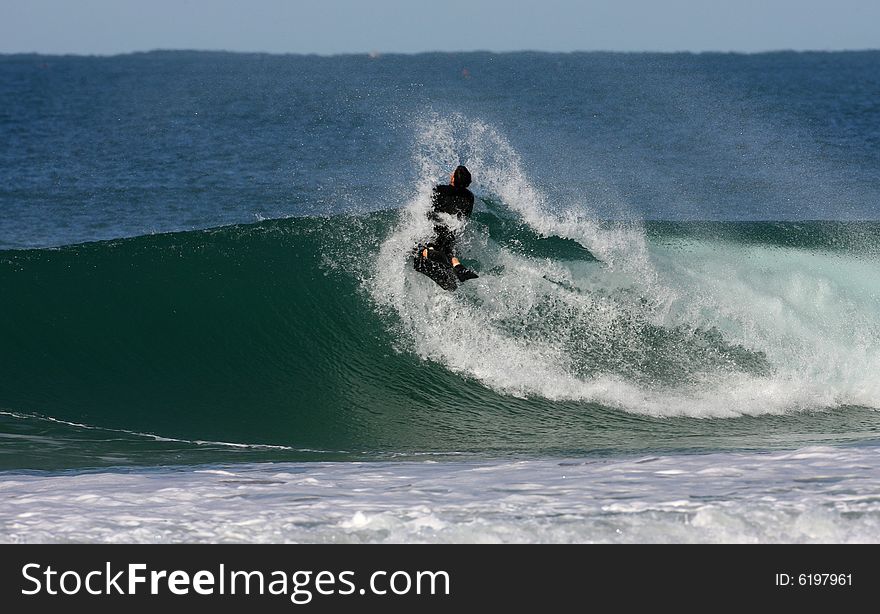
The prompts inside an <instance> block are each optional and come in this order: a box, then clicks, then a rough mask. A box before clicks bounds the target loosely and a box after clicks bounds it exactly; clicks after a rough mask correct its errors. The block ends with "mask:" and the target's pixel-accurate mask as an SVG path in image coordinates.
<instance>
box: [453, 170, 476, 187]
mask: <svg viewBox="0 0 880 614" xmlns="http://www.w3.org/2000/svg"><path fill="white" fill-rule="evenodd" d="M449 184H450V185H454V186H455V187H457V188H466V187H468V186H469V185H470V184H471V172H470V171H469V170H468V169H467V167H464V166H456V167H455V170H454V171H452V175H451V176H450V177H449Z"/></svg>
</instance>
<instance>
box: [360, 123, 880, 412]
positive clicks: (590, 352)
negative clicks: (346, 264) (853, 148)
mask: <svg viewBox="0 0 880 614" xmlns="http://www.w3.org/2000/svg"><path fill="white" fill-rule="evenodd" d="M418 134H419V138H418V140H417V143H416V147H415V157H416V161H417V163H418V166H419V168H420V169H421V179H420V181H419V183H418V187H417V190H416V194H414V196H413V198H412V200H411V201H410V202H409V204H408V205H407V206H406V207H405V208H404V209H403V211H402V212H401V215H400V220H399V223H398V225H397V227H396V228H393V229H392V230H391V231H390V232H389V234H388V237H387V238H386V240H385V241H384V243H383V244H382V246H381V248H380V253H379V258H380V260H381V262H382V263H383V266H382V267H380V268H379V270H378V272H377V274H376V277H375V278H373V279H371V280H369V284H368V285H369V291H370V292H371V294H372V296H373V299H374V301H375V303H376V305H377V306H378V307H379V308H380V309H383V310H389V311H391V312H393V313H394V314H395V315H396V319H397V321H398V322H399V330H398V339H399V348H398V349H400V350H402V351H411V352H414V353H416V354H418V355H419V356H421V357H422V358H423V359H425V360H431V361H436V362H438V363H440V364H443V365H445V366H446V367H447V368H448V369H450V370H452V371H454V372H457V373H461V374H462V375H464V376H467V377H472V378H474V379H476V380H478V381H480V382H482V383H483V384H484V385H486V386H488V387H489V388H492V389H494V390H496V391H498V392H501V393H503V394H511V395H517V396H530V395H532V396H540V397H544V398H548V399H551V400H578V401H588V402H598V403H601V404H603V405H606V406H610V407H615V408H619V409H622V410H625V411H631V412H638V413H644V414H650V415H656V416H677V415H683V416H694V417H729V416H739V415H760V414H767V413H771V414H778V413H784V412H787V411H792V410H799V409H817V408H835V407H840V406H845V405H861V406H867V407H877V408H880V383H878V381H877V379H876V377H874V376H873V374H874V373H877V372H878V370H880V308H878V301H877V297H878V296H880V282H878V279H877V277H876V276H875V275H874V274H873V271H874V270H876V265H877V263H876V261H874V260H868V259H859V258H856V257H854V256H847V255H846V254H829V253H817V252H810V251H806V250H798V249H780V248H774V247H770V246H760V245H759V246H748V245H743V244H734V243H724V242H719V241H715V242H710V241H705V242H700V241H696V240H693V241H685V240H678V241H665V242H664V243H663V244H652V243H651V242H649V241H648V240H647V238H646V235H645V233H644V231H643V229H642V227H641V225H640V224H639V223H638V222H637V221H636V222H634V221H632V220H630V221H628V222H627V223H625V224H610V225H609V224H601V223H599V221H598V220H597V218H596V216H595V215H594V214H593V213H592V211H591V208H590V204H589V198H588V197H586V196H585V197H584V199H582V200H581V201H579V202H572V203H555V204H554V205H553V206H551V205H550V204H549V203H548V202H547V199H546V198H545V197H544V196H543V195H542V194H541V192H540V190H538V189H537V188H536V187H535V186H534V185H533V184H532V182H530V181H529V179H528V176H527V173H526V172H525V171H524V169H523V168H522V164H521V161H520V159H519V157H518V155H517V153H516V152H515V151H514V150H513V148H512V147H511V146H510V144H509V143H508V142H507V141H506V140H505V139H504V138H503V137H502V136H501V135H500V134H499V133H498V132H497V131H496V130H495V129H493V128H492V127H490V126H487V125H486V124H484V123H482V122H479V121H471V120H468V119H467V118H464V117H461V116H451V117H446V118H440V117H438V116H434V115H430V116H428V117H427V119H426V120H425V121H424V122H423V125H422V126H421V127H420V128H419V130H418ZM458 162H462V163H465V164H467V165H468V167H469V168H470V169H471V171H472V174H473V176H474V187H475V190H476V191H477V193H478V194H482V195H484V196H487V195H488V196H490V197H492V198H499V199H500V200H501V202H503V203H504V205H505V206H507V207H509V208H510V209H511V211H512V212H513V213H515V214H516V215H517V216H519V218H520V219H521V220H522V221H523V222H525V223H526V224H527V225H528V226H529V227H531V228H532V229H533V230H534V231H535V232H537V233H538V234H541V235H545V236H559V237H563V238H568V239H573V240H575V241H577V242H579V243H580V244H581V245H583V246H584V247H586V248H587V249H589V250H590V251H591V252H592V253H593V254H594V255H596V256H597V257H598V258H599V260H600V261H601V262H599V263H595V262H565V261H553V260H548V259H539V258H534V257H530V256H528V255H526V254H521V253H516V252H514V251H511V250H509V249H506V248H504V247H502V246H500V245H498V244H497V243H495V242H493V241H492V240H491V239H490V238H489V237H488V236H486V235H485V234H484V233H481V232H480V230H479V229H478V228H475V226H476V225H475V224H471V225H470V228H468V230H467V231H465V232H464V233H463V234H462V239H461V249H460V251H461V253H462V256H463V257H464V258H465V259H467V258H468V257H470V258H475V259H479V261H480V262H481V265H482V268H481V276H480V278H479V279H478V280H475V281H472V282H468V283H467V284H465V285H464V286H463V287H462V288H461V289H460V290H459V291H458V292H457V293H454V294H453V293H447V292H441V291H439V290H438V289H437V288H436V287H435V286H434V285H433V284H432V283H431V282H430V281H428V280H427V279H425V278H424V277H423V276H420V275H418V274H417V273H415V272H414V271H412V268H411V266H410V260H409V257H410V254H411V251H412V248H413V245H414V244H416V243H417V242H418V241H420V240H424V239H425V238H426V237H428V236H430V233H431V225H430V223H429V222H428V220H427V218H426V215H425V214H426V212H427V211H428V209H429V206H430V205H429V203H430V189H431V186H432V185H433V184H434V183H436V182H437V181H442V180H443V179H444V177H445V175H446V174H447V173H448V172H449V170H450V169H451V168H452V167H453V166H454V165H455V164H457V163H458ZM619 209H620V210H622V211H625V209H626V207H625V204H621V205H620V207H619ZM651 327H653V328H654V329H656V330H657V331H659V334H674V335H678V337H679V338H680V339H679V341H678V342H677V343H676V344H671V345H670V346H667V347H665V349H664V352H666V353H665V354H662V353H658V351H657V350H656V348H655V347H654V345H653V344H654V341H652V338H650V337H648V338H645V336H644V334H643V333H644V331H645V330H647V329H649V328H651ZM707 334H712V335H716V336H720V337H719V338H720V341H718V342H713V343H715V346H712V347H709V348H708V349H707V348H706V346H705V344H703V345H700V343H702V342H701V341H699V339H701V338H705V336H706V335H707ZM701 335H703V337H701ZM700 352H702V353H701V354H700ZM725 352H727V353H726V354H725ZM736 353H739V354H741V355H743V356H745V359H744V360H745V361H746V362H749V361H751V362H752V363H755V364H757V363H761V364H760V365H759V366H757V367H756V366H754V365H752V366H751V367H750V366H749V365H748V364H747V365H746V366H743V365H742V364H740V363H738V362H737V359H736V358H731V355H733V354H736ZM692 355H695V356H696V358H693V359H692V357H691V356H692ZM667 362H668V363H672V364H673V366H675V365H677V364H678V363H680V364H681V365H682V368H681V369H679V370H680V371H682V373H679V374H678V375H677V379H676V377H673V378H666V379H664V378H663V377H661V376H655V375H654V374H653V373H652V372H651V369H652V368H656V367H658V366H659V367H662V366H663V363H667Z"/></svg>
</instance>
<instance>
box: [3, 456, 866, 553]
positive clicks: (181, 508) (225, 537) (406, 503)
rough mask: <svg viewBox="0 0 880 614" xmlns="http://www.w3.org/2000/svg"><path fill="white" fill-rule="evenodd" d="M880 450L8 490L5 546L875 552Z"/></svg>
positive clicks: (51, 482)
mask: <svg viewBox="0 0 880 614" xmlns="http://www.w3.org/2000/svg"><path fill="white" fill-rule="evenodd" d="M877 457H878V453H877V449H876V447H862V448H828V447H811V448H803V449H800V450H796V451H792V452H785V453H767V454H754V453H749V454H744V453H743V454H706V455H692V456H688V455H668V456H663V457H658V456H644V457H633V458H631V459H617V460H593V461H582V460H558V461H546V460H544V461H526V460H523V461H506V462H491V463H490V462H476V463H474V462H469V463H462V462H455V461H447V462H442V463H438V462H430V461H425V462H407V463H394V462H368V463H356V462H355V463H301V464H291V463H280V464H270V465H265V464H257V465H239V466H235V467H215V468H207V467H206V468H186V469H184V468H169V469H162V470H137V471H131V472H124V473H118V472H109V473H108V472H100V471H98V472H84V473H80V474H78V475H59V476H32V475H12V476H6V479H4V480H3V481H2V483H0V494H2V497H3V500H4V505H3V508H2V513H0V530H2V534H3V538H4V541H10V542H25V543H32V542H43V541H53V542H57V541H61V542H111V543H113V542H126V543H132V542H133V543H144V542H147V543H149V542H271V543H277V542H298V543H303V542H307V543H401V542H404V543H504V542H517V543H687V542H698V543H699V542H703V543H708V542H718V543H815V542H822V543H865V542H871V543H876V542H877V541H878V531H880V466H878V463H877Z"/></svg>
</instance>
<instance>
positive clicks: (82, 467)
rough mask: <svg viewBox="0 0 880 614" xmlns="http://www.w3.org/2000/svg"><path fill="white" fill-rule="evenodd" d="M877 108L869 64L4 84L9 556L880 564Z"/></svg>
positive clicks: (470, 62)
mask: <svg viewBox="0 0 880 614" xmlns="http://www.w3.org/2000/svg"><path fill="white" fill-rule="evenodd" d="M878 101H880V52H872V51H869V52H857V53H851V52H847V53H768V54H756V55H738V54H700V55H693V54H603V53H583V54H577V53H576V54H541V53H509V54H489V53H462V54H421V55H413V56H405V55H399V56H378V57H370V56H366V55H364V56H354V55H352V56H339V57H318V56H278V55H263V54H225V53H202V52H153V53H146V54H132V55H124V56H114V57H75V56H64V57H60V56H24V55H18V56H0V492H2V496H0V541H6V542H58V541H98V542H105V541H106V542H128V541H134V542H166V541H240V542H265V541H272V542H351V541H356V542H375V541H379V542H409V541H417V542H482V541H489V542H880V482H878V476H880V461H878V454H877V450H878V447H877V446H878V443H880V420H878V408H880V380H878V378H877V373H878V372H880V276H878V274H877V271H878V264H880V103H878ZM459 163H463V164H466V165H467V166H468V167H469V168H470V170H471V172H472V174H473V177H474V183H473V185H472V186H471V187H472V190H473V191H474V192H475V194H476V196H477V203H476V208H475V214H474V216H473V218H472V219H471V220H470V221H469V222H468V223H466V224H464V225H463V227H462V228H461V233H460V234H461V241H460V246H459V248H460V249H459V251H460V255H461V257H462V259H463V261H464V262H465V263H466V264H467V265H468V266H470V267H471V268H473V269H475V270H476V271H477V272H478V273H479V274H480V277H479V279H477V280H473V281H469V282H467V283H466V284H464V285H463V286H462V287H461V288H460V289H459V290H458V291H457V292H455V293H448V292H445V291H442V290H440V289H439V288H438V287H437V286H435V285H434V284H433V283H432V282H431V281H430V280H428V279H427V278H425V277H424V276H421V275H419V274H418V273H417V272H415V271H413V270H412V267H411V264H410V260H409V256H410V253H411V250H412V247H413V245H414V244H416V243H417V242H418V241H420V240H424V239H425V238H426V237H427V236H428V235H429V234H430V230H431V226H430V224H429V222H428V220H427V218H426V217H425V213H426V212H427V210H428V208H429V195H430V189H431V187H432V185H434V184H435V183H437V182H441V181H445V179H446V177H447V176H448V173H449V171H450V170H451V169H452V168H453V167H454V166H455V165H457V164H459Z"/></svg>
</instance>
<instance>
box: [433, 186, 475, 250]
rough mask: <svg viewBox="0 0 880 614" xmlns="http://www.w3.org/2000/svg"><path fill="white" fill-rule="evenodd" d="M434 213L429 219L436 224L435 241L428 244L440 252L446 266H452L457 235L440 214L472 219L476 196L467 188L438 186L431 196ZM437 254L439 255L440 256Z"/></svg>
mask: <svg viewBox="0 0 880 614" xmlns="http://www.w3.org/2000/svg"><path fill="white" fill-rule="evenodd" d="M431 205H432V211H431V212H430V213H429V214H428V217H429V218H430V219H431V220H432V221H433V222H435V224H434V235H435V237H434V240H433V241H431V242H430V243H428V247H430V248H433V250H436V251H437V252H440V254H442V255H443V256H444V257H445V259H446V264H449V265H451V260H452V258H453V257H454V256H455V233H454V232H452V230H451V229H450V228H449V227H448V226H447V225H446V224H444V223H443V221H442V220H441V219H440V216H438V215H437V214H438V213H448V214H450V215H455V216H457V217H459V218H460V217H461V216H462V215H464V216H465V217H470V216H471V213H473V211H474V195H473V193H472V192H471V191H470V190H468V189H467V188H459V187H456V186H452V185H438V186H435V187H434V192H433V194H431ZM440 254H437V255H440Z"/></svg>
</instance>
